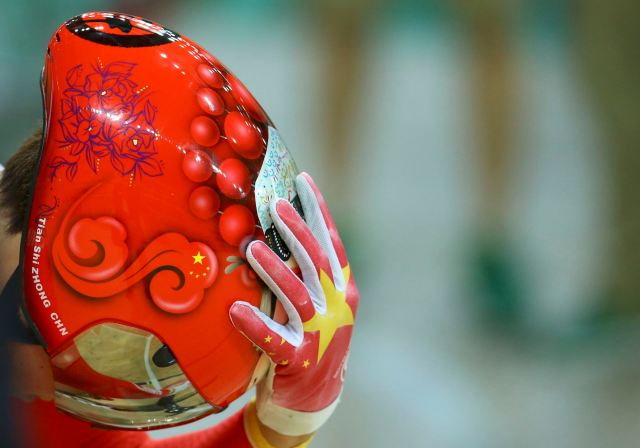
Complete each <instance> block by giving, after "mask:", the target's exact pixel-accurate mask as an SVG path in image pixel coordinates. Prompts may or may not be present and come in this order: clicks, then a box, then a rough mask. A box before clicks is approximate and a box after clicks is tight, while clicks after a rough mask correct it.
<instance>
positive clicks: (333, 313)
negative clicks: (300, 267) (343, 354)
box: [302, 265, 354, 363]
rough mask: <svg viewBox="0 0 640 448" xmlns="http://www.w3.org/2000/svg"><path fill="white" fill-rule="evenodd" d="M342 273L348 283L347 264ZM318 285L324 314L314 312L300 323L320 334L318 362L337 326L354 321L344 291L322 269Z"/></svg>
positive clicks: (349, 272) (348, 270)
mask: <svg viewBox="0 0 640 448" xmlns="http://www.w3.org/2000/svg"><path fill="white" fill-rule="evenodd" d="M342 273H343V275H344V279H345V285H348V284H349V277H350V275H351V269H350V268H349V265H347V266H346V267H344V268H343V269H342ZM320 285H321V286H322V290H323V291H324V295H325V297H326V299H327V312H326V313H324V314H320V313H316V314H314V316H313V317H312V318H311V319H309V320H308V321H306V322H304V323H303V324H302V325H303V328H304V331H305V332H311V331H317V332H319V334H320V345H319V347H318V363H319V362H320V360H321V359H322V357H323V356H324V353H325V351H326V350H327V347H329V344H330V343H331V341H332V340H333V337H334V336H335V334H336V331H337V330H338V328H342V327H346V326H348V325H353V322H354V317H353V310H352V309H351V307H350V306H349V304H348V303H347V300H346V293H345V291H338V290H337V289H336V286H335V285H334V283H333V281H331V279H330V278H329V276H328V275H327V273H326V272H324V271H322V270H321V271H320Z"/></svg>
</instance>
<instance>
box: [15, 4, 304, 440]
mask: <svg viewBox="0 0 640 448" xmlns="http://www.w3.org/2000/svg"><path fill="white" fill-rule="evenodd" d="M42 91H43V100H44V111H45V120H44V121H45V122H44V138H43V146H42V149H41V155H40V161H39V165H38V169H37V172H36V173H35V178H34V184H33V190H32V203H31V209H30V213H29V215H28V220H27V221H26V225H25V230H24V234H23V255H22V259H21V267H22V269H23V280H24V282H23V290H24V300H25V302H24V313H25V317H26V318H27V320H28V321H29V322H30V324H31V326H32V328H33V329H34V331H35V332H36V333H37V335H38V337H39V339H40V341H41V343H42V344H43V345H44V346H45V348H46V350H47V351H48V353H49V355H50V356H51V358H52V364H53V368H54V375H55V380H56V403H57V405H58V407H59V408H61V409H62V410H64V411H66V412H68V413H71V414H74V415H76V416H78V417H80V418H83V419H87V420H90V421H92V422H95V423H98V424H102V425H107V426H116V427H122V428H138V429H140V428H153V427H160V426H168V425H175V424H180V423H183V422H186V421H189V420H193V419H195V418H198V417H201V416H203V415H206V414H209V413H211V412H216V411H219V410H221V409H223V408H224V407H226V406H227V405H228V404H229V403H230V402H232V401H233V400H234V399H236V398H237V397H239V396H240V395H241V394H243V393H244V392H245V391H246V390H247V389H248V388H249V387H251V386H252V385H253V383H254V382H255V381H256V379H257V378H258V376H259V375H260V371H261V366H260V364H261V363H259V359H260V357H259V354H258V352H257V350H256V349H255V348H254V347H253V346H252V345H251V344H250V343H249V342H247V341H246V339H245V338H244V337H243V336H242V335H240V334H239V333H238V332H237V331H236V330H235V329H234V328H233V327H232V325H231V323H230V321H229V317H228V310H229V308H230V306H231V304H232V303H233V302H234V301H235V300H238V299H242V300H247V301H249V302H251V303H252V304H254V305H256V306H258V307H261V308H262V309H263V310H264V311H266V312H267V313H271V314H273V310H274V309H275V306H274V302H273V301H272V299H271V295H270V293H269V292H268V291H267V290H266V289H265V288H264V287H263V285H262V284H261V283H260V282H259V281H258V280H257V279H256V276H255V273H254V272H253V271H252V270H251V269H250V268H249V267H248V265H247V264H246V260H245V258H244V248H245V247H246V244H247V243H248V242H249V241H250V240H251V239H255V238H260V239H266V240H267V241H268V242H269V243H270V244H271V245H272V247H274V249H275V250H277V251H278V252H279V254H280V256H281V257H282V258H283V259H287V258H288V257H289V254H288V253H287V249H286V247H285V246H284V245H283V244H282V243H281V241H280V240H279V237H278V235H277V234H276V233H275V230H274V228H273V225H272V222H271V221H270V218H269V214H268V204H269V202H270V200H271V198H273V197H283V198H286V199H288V200H291V201H292V202H293V203H294V204H296V203H297V201H296V199H297V198H296V195H295V191H294V187H293V180H294V178H295V175H296V174H297V168H296V167H295V164H294V162H293V160H292V159H291V157H290V156H289V154H288V152H287V150H286V148H285V146H284V144H283V143H282V141H281V140H280V138H279V136H278V133H277V131H276V129H275V128H274V126H273V124H272V123H271V121H270V120H269V118H268V117H267V115H266V114H265V112H264V111H263V110H262V108H261V107H260V105H259V104H258V103H257V101H256V100H255V99H254V97H253V96H252V95H251V93H250V92H249V91H248V90H247V89H246V88H245V87H244V86H243V85H242V84H241V82H240V81H239V80H238V79H237V78H236V77H235V76H234V75H233V74H232V73H231V72H230V71H229V70H228V69H227V68H226V67H224V66H223V65H222V64H221V63H220V62H219V61H218V60H217V59H215V58H214V57H213V56H211V55H210V54H208V53H207V52H206V51H205V50H203V49H202V48H200V47H199V46H198V45H197V44H195V43H193V42H191V41H190V40H189V39H187V38H185V37H183V36H180V35H178V34H177V33H175V32H172V31H170V30H168V29H166V28H164V27H162V26H160V25H157V24H155V23H152V22H150V21H148V20H144V19H141V18H137V17H132V16H127V15H124V14H118V13H102V12H95V13H87V14H84V15H82V16H78V17H75V18H72V19H70V20H69V21H67V22H66V23H64V24H63V25H62V26H61V27H60V28H59V29H58V30H57V31H56V32H55V33H54V35H53V37H52V39H51V41H50V43H49V46H48V48H47V52H46V56H45V65H44V69H43V73H42Z"/></svg>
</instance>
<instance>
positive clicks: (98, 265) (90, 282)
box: [53, 195, 218, 314]
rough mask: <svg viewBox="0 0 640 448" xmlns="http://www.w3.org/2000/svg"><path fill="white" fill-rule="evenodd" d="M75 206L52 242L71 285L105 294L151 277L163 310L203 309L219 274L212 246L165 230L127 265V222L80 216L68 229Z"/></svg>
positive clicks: (61, 271) (152, 294) (155, 298)
mask: <svg viewBox="0 0 640 448" xmlns="http://www.w3.org/2000/svg"><path fill="white" fill-rule="evenodd" d="M84 197H86V195H85V196H83V198H84ZM83 198H81V199H80V200H79V201H81V200H82V199H83ZM75 208H76V207H75V206H74V207H71V210H70V211H69V213H68V214H67V216H66V217H65V219H64V221H63V223H62V226H61V227H60V232H59V233H58V235H57V236H56V238H55V240H54V243H53V264H54V266H55V269H56V271H57V272H58V273H59V274H60V276H61V277H62V278H63V279H64V281H65V282H66V283H67V284H68V285H69V286H70V287H71V288H73V289H74V290H75V291H77V292H78V293H80V294H82V295H84V296H87V297H92V298H105V297H111V296H113V295H115V294H118V293H120V292H123V291H126V290H127V289H129V288H130V287H131V286H133V285H135V284H136V283H138V282H140V281H142V280H144V279H147V278H149V295H150V297H151V300H152V301H153V303H155V305H156V306H158V307H159V308H160V309H162V310H164V311H166V312H168V313H172V314H183V313H188V312H191V311H193V310H194V309H196V308H197V307H198V305H199V304H200V302H201V301H202V299H203V297H204V291H205V289H207V288H209V287H210V286H211V285H212V284H213V282H214V281H215V279H216V276H217V274H218V262H217V259H216V256H215V253H214V252H213V250H212V249H211V248H210V247H209V246H207V245H206V244H203V243H200V242H190V241H189V240H187V238H186V237H185V236H184V235H181V234H179V233H165V234H163V235H160V236H159V237H157V238H156V239H154V240H152V241H151V242H150V243H149V244H148V245H147V246H146V247H145V248H144V249H143V251H142V253H141V254H140V255H139V256H138V257H137V258H136V259H135V260H133V261H132V262H131V264H129V266H126V263H127V260H128V256H129V247H128V246H127V242H126V239H127V231H126V229H125V227H124V226H123V225H122V223H120V222H119V221H118V220H117V219H115V218H113V217H108V216H103V217H99V218H97V219H92V218H81V219H79V220H78V221H76V222H75V223H74V224H73V225H72V226H70V227H69V225H68V222H67V221H68V220H69V216H70V215H71V214H72V213H73V211H74V209H75Z"/></svg>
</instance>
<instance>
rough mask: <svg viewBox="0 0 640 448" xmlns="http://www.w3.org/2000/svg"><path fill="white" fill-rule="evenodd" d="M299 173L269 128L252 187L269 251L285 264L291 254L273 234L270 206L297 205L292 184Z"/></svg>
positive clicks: (272, 129)
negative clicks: (276, 203) (277, 203)
mask: <svg viewBox="0 0 640 448" xmlns="http://www.w3.org/2000/svg"><path fill="white" fill-rule="evenodd" d="M298 173H299V171H298V167H297V166H296V163H295V162H294V161H293V158H292V157H291V155H290V154H289V151H288V150H287V147H286V146H285V144H284V142H283V141H282V139H281V138H280V134H279V133H278V131H277V130H276V129H274V128H273V127H271V126H269V141H268V143H267V151H266V154H265V156H264V162H263V163H262V169H261V170H260V174H259V175H258V179H257V180H256V185H255V194H256V209H257V212H258V219H259V220H260V225H261V226H262V229H263V230H264V232H265V235H266V236H267V240H268V241H269V244H270V246H271V248H272V249H273V250H274V251H276V253H277V254H278V255H279V256H280V258H282V259H285V260H286V259H288V258H289V257H290V255H291V254H289V252H288V250H287V249H286V247H285V246H284V243H282V242H281V239H280V237H279V236H278V235H277V233H276V232H275V228H274V225H273V220H272V219H271V216H270V215H269V204H270V203H271V202H272V201H273V200H275V199H286V200H287V201H289V202H291V203H294V204H295V203H296V199H297V193H296V190H295V180H296V176H297V175H298Z"/></svg>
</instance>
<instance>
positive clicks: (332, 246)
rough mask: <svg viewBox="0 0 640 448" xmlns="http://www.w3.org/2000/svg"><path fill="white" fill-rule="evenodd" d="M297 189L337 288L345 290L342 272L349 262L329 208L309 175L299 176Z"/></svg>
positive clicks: (308, 221) (309, 223)
mask: <svg viewBox="0 0 640 448" xmlns="http://www.w3.org/2000/svg"><path fill="white" fill-rule="evenodd" d="M296 189H297V191H298V195H299V196H300V202H301V204H302V210H303V211H304V216H305V219H306V221H307V224H308V226H309V228H310V229H311V231H312V232H313V234H314V236H315V238H316V239H317V240H318V242H319V243H320V246H321V247H322V248H323V250H324V252H325V253H326V254H327V257H328V258H329V263H330V265H331V271H332V273H333V278H334V282H335V284H336V287H338V289H341V290H344V289H345V288H346V285H345V283H346V282H345V280H344V275H343V273H342V271H343V269H344V268H346V267H347V266H348V265H349V260H348V259H347V253H346V251H345V248H344V244H343V243H342V239H341V238H340V234H339V232H338V228H337V227H336V224H335V222H334V221H333V217H332V216H331V213H329V207H328V206H327V203H326V201H325V200H324V197H323V196H322V193H320V190H319V189H318V187H317V186H316V184H315V183H314V182H313V179H311V176H309V174H307V173H301V174H299V175H298V177H297V178H296Z"/></svg>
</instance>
